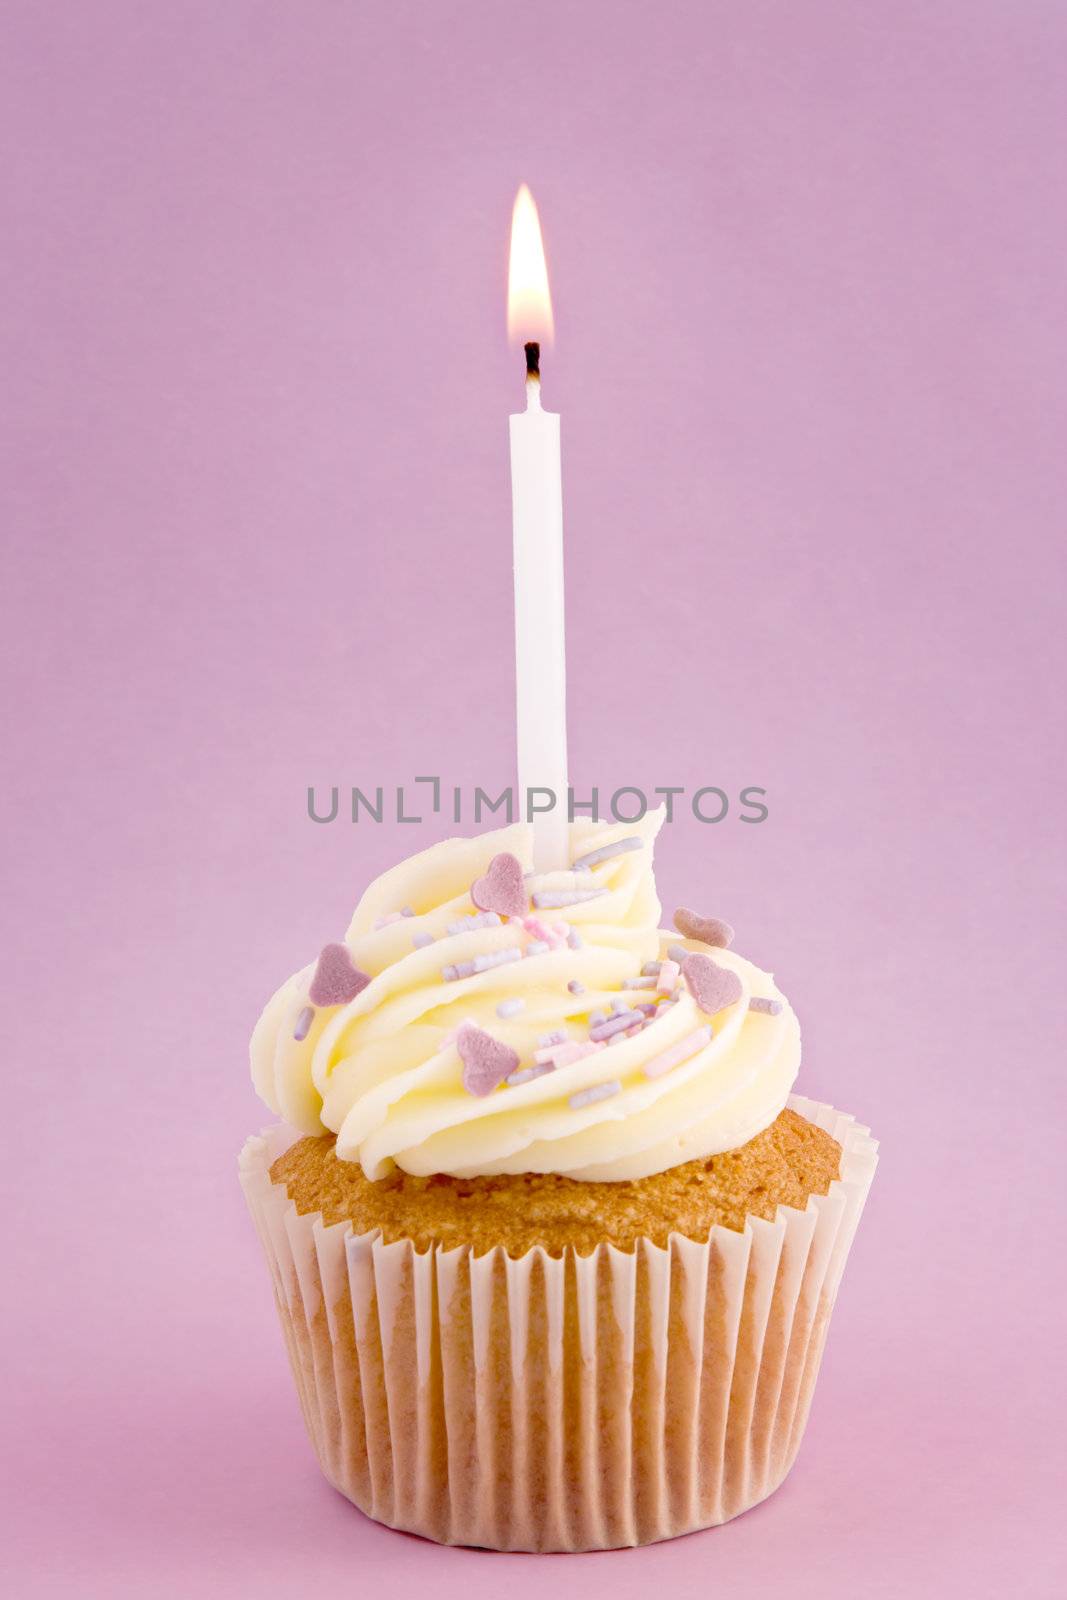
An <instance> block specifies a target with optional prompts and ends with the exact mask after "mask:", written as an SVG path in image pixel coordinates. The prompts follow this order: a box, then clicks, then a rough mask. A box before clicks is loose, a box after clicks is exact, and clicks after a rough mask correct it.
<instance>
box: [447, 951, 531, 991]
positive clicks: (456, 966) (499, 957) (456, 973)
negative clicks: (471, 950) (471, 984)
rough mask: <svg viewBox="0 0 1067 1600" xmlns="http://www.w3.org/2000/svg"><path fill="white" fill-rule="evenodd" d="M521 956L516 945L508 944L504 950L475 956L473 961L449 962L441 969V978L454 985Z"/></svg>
mask: <svg viewBox="0 0 1067 1600" xmlns="http://www.w3.org/2000/svg"><path fill="white" fill-rule="evenodd" d="M521 955H522V951H521V950H520V949H519V947H518V945H517V944H509V945H508V946H507V947H506V949H504V950H491V951H489V952H488V953H487V954H486V955H482V956H475V958H474V960H473V961H456V962H450V963H449V964H448V966H447V967H442V968H441V976H442V978H443V979H444V980H445V982H446V983H455V981H456V979H457V978H473V977H474V975H475V973H478V972H488V971H489V970H490V968H491V967H502V966H506V965H507V963H508V962H509V961H518V960H519V959H520V957H521Z"/></svg>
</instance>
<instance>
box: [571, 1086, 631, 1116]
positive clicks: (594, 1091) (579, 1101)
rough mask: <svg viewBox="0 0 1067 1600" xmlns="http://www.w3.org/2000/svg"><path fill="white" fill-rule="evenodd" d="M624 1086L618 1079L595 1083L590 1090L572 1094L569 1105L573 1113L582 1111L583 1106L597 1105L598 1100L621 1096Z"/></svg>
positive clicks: (580, 1090) (581, 1090)
mask: <svg viewBox="0 0 1067 1600" xmlns="http://www.w3.org/2000/svg"><path fill="white" fill-rule="evenodd" d="M621 1090H622V1084H621V1083H620V1082H619V1080H618V1078H611V1079H609V1080H608V1082H607V1083H594V1084H593V1085H592V1086H591V1087H590V1088H588V1089H579V1090H578V1093H577V1094H572V1095H571V1097H570V1099H569V1100H568V1101H567V1104H568V1105H569V1106H570V1108H571V1110H572V1111H581V1109H582V1107H583V1106H591V1105H595V1104H596V1102H597V1101H598V1100H610V1099H611V1097H612V1095H613V1094H619V1093H620V1092H621Z"/></svg>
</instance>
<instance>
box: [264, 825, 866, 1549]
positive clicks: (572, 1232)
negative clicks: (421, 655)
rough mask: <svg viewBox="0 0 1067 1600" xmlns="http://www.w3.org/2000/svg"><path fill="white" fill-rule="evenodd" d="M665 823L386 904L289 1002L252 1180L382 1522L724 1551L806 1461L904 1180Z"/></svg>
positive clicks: (469, 849)
mask: <svg viewBox="0 0 1067 1600" xmlns="http://www.w3.org/2000/svg"><path fill="white" fill-rule="evenodd" d="M661 822H662V813H657V814H650V815H649V816H648V817H646V818H645V819H643V820H642V821H641V822H639V823H633V824H625V825H610V826H609V825H605V824H596V823H592V822H577V823H574V824H573V825H572V827H571V829H570V858H571V864H570V866H569V867H568V868H567V869H566V870H561V871H555V872H549V873H544V874H539V875H534V874H532V873H531V872H530V871H529V861H530V850H531V837H530V831H529V829H528V828H526V827H525V826H521V825H520V826H515V827H512V828H507V829H502V830H500V831H497V832H494V833H488V834H484V835H482V836H480V837H478V838H475V839H455V840H448V841H446V842H445V843H443V844H438V845H435V846H434V847H433V848H431V849H429V850H427V851H424V852H423V853H421V854H420V855H417V856H414V857H412V858H411V859H410V860H409V861H407V862H405V863H403V864H402V865H401V866H399V867H397V868H395V869H393V870H392V871H391V872H387V873H385V874H384V875H383V876H382V877H381V878H379V879H378V880H377V881H376V882H375V883H374V884H372V886H371V887H370V889H368V891H367V892H366V894H365V895H364V896H363V899H362V900H361V901H360V904H359V906H358V907H357V909H356V912H355V915H354V916H353V918H352V922H351V925H350V927H349V929H348V932H347V934H346V936H345V939H344V942H343V943H337V944H328V945H327V946H326V947H325V948H324V949H323V951H322V952H321V954H320V955H319V956H318V958H317V960H315V961H314V962H312V963H311V964H310V965H309V966H307V967H306V968H304V969H303V970H302V971H301V972H299V973H297V974H296V976H295V977H293V978H291V979H290V980H289V981H288V982H287V983H286V984H284V985H283V986H282V988H281V989H279V990H278V992H277V993H276V994H275V996H274V998H273V999H272V1000H271V1001H270V1002H269V1003H268V1005H267V1007H266V1009H265V1011H264V1012H263V1015H262V1017H261V1018H260V1021H259V1023H258V1025H257V1027H256V1029H255V1033H254V1035H253V1039H252V1072H253V1079H254V1082H255V1085H256V1088H257V1090H258V1091H259V1093H260V1095H261V1096H262V1098H263V1099H264V1100H265V1101H266V1102H267V1104H268V1105H269V1106H270V1108H271V1110H272V1111H273V1112H274V1113H276V1115H277V1116H278V1117H280V1118H281V1119H283V1120H282V1121H281V1122H280V1123H278V1124H277V1125H275V1126H273V1127H271V1128H269V1129H268V1130H267V1131H266V1132H265V1133H263V1134H261V1135H259V1136H258V1137H256V1138H253V1139H251V1140H249V1142H248V1144H247V1145H246V1146H245V1149H244V1151H243V1152H242V1156H241V1179H242V1183H243V1186H244V1190H245V1194H246V1196H247V1199H248V1203H249V1206H250V1209H251V1211H252V1215H253V1218H254V1220H255V1222H256V1225H257V1228H258V1231H259V1235H260V1238H261V1241H262V1243H263V1247H264V1250H265V1253H266V1256H267V1260H268V1263H269V1265H270V1268H271V1274H272V1278H273V1282H274V1292H275V1298H276V1302H277V1307H278V1313H279V1317H280V1320H281V1325H282V1330H283V1333H284V1336H285V1341H286V1345H287V1348H288V1352H289V1358H290V1361H291V1364H292V1369H293V1374H294V1377H295V1380H296V1386H297V1391H298V1394H299V1396H300V1402H301V1406H302V1408H303V1412H304V1417H305V1421H306V1423H307V1428H308V1432H309V1434H310V1437H311V1440H312V1443H313V1445H314V1448H315V1451H316V1454H317V1456H318V1459H319V1462H320V1464H321V1466H322V1470H323V1472H324V1473H325V1475H326V1477H327V1478H328V1479H329V1481H330V1482H331V1483H332V1484H334V1485H335V1487H336V1488H338V1489H339V1490H340V1491H341V1492H342V1493H343V1494H345V1495H347V1496H348V1498H349V1499H350V1500H352V1501H354V1503H355V1504H356V1505H357V1506H359V1507H360V1509H361V1510H363V1511H364V1512H366V1513H367V1515H369V1516H371V1517H374V1518H376V1519H377V1520H378V1521H380V1522H384V1523H388V1524H389V1525H390V1526H392V1527H396V1528H403V1529H406V1530H408V1531H409V1532H413V1533H419V1534H423V1535H425V1536H426V1537H428V1538H431V1539H436V1540H439V1541H441V1542H443V1543H448V1544H469V1545H481V1546H487V1547H490V1548H493V1549H502V1550H540V1551H549V1550H571V1551H575V1550H593V1549H608V1548H614V1547H618V1546H625V1545H635V1544H645V1543H649V1542H651V1541H653V1540H657V1539H666V1538H671V1537H673V1536H674V1535H677V1534H681V1533H686V1532H690V1531H691V1530H693V1529H696V1528H703V1527H709V1526H711V1525H713V1524H716V1523H720V1522H723V1521H726V1520H727V1519H728V1518H730V1517H733V1516H736V1515H737V1514H738V1513H739V1512H741V1511H744V1510H746V1509H747V1508H748V1507H750V1506H752V1505H755V1504H756V1503H757V1502H758V1501H760V1500H762V1499H764V1498H765V1497H766V1496H767V1495H768V1494H770V1493H771V1491H772V1490H773V1489H775V1488H777V1486H778V1484H780V1483H781V1481H782V1479H783V1478H784V1477H785V1475H786V1473H787V1472H788V1471H789V1468H790V1467H791V1465H792V1463H793V1460H794V1458H795V1456H796V1452H797V1449H798V1447H799V1444H800V1439H801V1435H802V1433H803V1431H804V1425H805V1422H806V1419H807V1414H808V1409H809V1406H810V1403H811V1396H812V1391H813V1388H814V1384H815V1378H816V1375H817V1372H818V1368H819V1362H820V1359H821V1355H822V1348H823V1344H824V1341H825V1337H826V1330H827V1325H828V1322H829V1317H830V1312H831V1309H832V1307H833V1303H834V1299H835V1296H836V1293H837V1286H838V1283H839V1281H840V1277H841V1272H842V1269H843V1267H844V1263H845V1258H846V1256H847V1253H848V1250H849V1246H850V1244H851V1241H852V1236H853V1233H854V1231H855V1228H856V1224H857V1222H858V1219H859V1214H860V1211H861V1209H862V1206H863V1203H864V1200H865V1198H866V1194H867V1190H868V1187H869V1185H870V1181H871V1178H872V1176H873V1172H874V1165H875V1148H876V1147H875V1145H874V1142H873V1141H872V1140H871V1138H870V1136H869V1134H868V1131H867V1129H866V1128H862V1127H859V1126H858V1125H857V1124H856V1123H855V1122H853V1120H852V1118H851V1117H849V1116H846V1115H844V1114H842V1113H839V1112H837V1111H834V1110H833V1109H832V1108H831V1107H829V1106H825V1105H819V1104H816V1103H814V1102H812V1101H808V1100H803V1099H801V1098H799V1097H797V1096H795V1095H793V1094H792V1093H791V1091H792V1086H793V1083H794V1080H795V1078H796V1074H797V1069H798V1067H799V1063H800V1029H799V1025H798V1023H797V1019H796V1017H795V1015H794V1013H793V1011H792V1009H791V1007H790V1005H789V1003H788V1001H787V1000H786V999H785V997H784V996H783V995H782V994H781V993H780V992H779V990H778V989H777V987H776V986H775V984H774V981H773V979H772V978H771V977H770V976H769V975H768V974H767V973H765V972H762V971H761V970H760V969H759V968H758V967H755V966H753V965H752V964H751V963H750V962H748V961H746V960H744V959H743V958H742V957H740V956H739V955H737V954H736V953H735V952H734V950H733V949H732V932H731V930H730V929H729V927H728V926H727V925H726V924H725V923H722V922H720V921H718V920H716V919H714V918H711V917H707V916H704V915H702V914H698V913H696V912H693V911H679V912H677V913H676V915H675V929H676V931H673V932H667V931H664V930H662V929H660V927H659V922H660V907H659V903H658V900H657V898H656V890H655V882H654V878H653V870H652V850H653V844H654V840H655V836H656V833H657V831H658V829H659V826H660V824H661Z"/></svg>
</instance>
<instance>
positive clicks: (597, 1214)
mask: <svg viewBox="0 0 1067 1600" xmlns="http://www.w3.org/2000/svg"><path fill="white" fill-rule="evenodd" d="M335 1143H336V1141H335V1139H334V1137H333V1135H332V1134H327V1135H325V1136H323V1137H321V1138H305V1139H300V1140H299V1141H298V1142H297V1143H296V1144H294V1145H293V1146H292V1148H291V1149H290V1150H287V1151H286V1153H285V1154H284V1155H283V1156H279V1157H278V1160H277V1161H275V1163H274V1165H273V1166H272V1167H271V1169H270V1175H271V1178H272V1179H273V1181H274V1182H275V1183H281V1184H284V1185H285V1187H286V1189H287V1191H288V1193H289V1197H290V1199H291V1200H293V1201H294V1202H295V1203H296V1208H297V1210H298V1211H299V1212H301V1213H307V1212H314V1211H321V1213H322V1215H323V1217H324V1218H325V1220H326V1221H327V1222H328V1223H333V1222H344V1221H348V1222H351V1223H352V1224H353V1226H354V1227H355V1229H356V1230H357V1232H360V1233H366V1232H369V1231H370V1230H372V1229H374V1228H380V1229H381V1231H382V1235H383V1237H384V1239H385V1240H386V1242H388V1243H391V1242H392V1241H393V1240H396V1239H411V1240H412V1241H413V1242H414V1244H415V1246H416V1248H417V1249H418V1250H425V1249H427V1248H428V1247H429V1246H430V1245H431V1244H439V1245H442V1246H443V1247H444V1248H445V1249H452V1248H454V1247H455V1246H457V1245H471V1246H473V1249H474V1252H475V1254H476V1255H482V1254H483V1253H484V1252H485V1251H487V1250H491V1249H493V1247H494V1246H496V1245H503V1246H504V1248H505V1249H506V1250H507V1251H508V1253H509V1254H510V1255H522V1254H523V1253H524V1252H525V1251H526V1250H529V1249H531V1248H532V1247H533V1246H534V1245H541V1246H542V1247H543V1248H544V1249H545V1250H547V1251H548V1253H549V1254H550V1255H553V1256H558V1255H562V1254H563V1251H564V1250H565V1249H566V1248H567V1247H568V1246H570V1247H572V1248H573V1249H575V1250H576V1251H577V1252H578V1254H579V1255H588V1254H589V1253H590V1252H591V1251H592V1250H594V1249H595V1248H596V1246H597V1245H598V1244H601V1243H603V1242H607V1243H609V1244H614V1245H617V1246H618V1247H619V1248H620V1249H623V1250H632V1249H633V1247H634V1244H635V1242H636V1241H637V1240H638V1239H641V1238H646V1239H651V1240H652V1241H653V1242H654V1243H655V1244H658V1245H665V1244H666V1243H667V1239H668V1236H669V1235H670V1234H671V1233H679V1234H682V1235H683V1236H684V1237H686V1238H689V1239H698V1240H704V1239H706V1238H707V1236H708V1233H709V1231H710V1229H711V1228H712V1227H713V1226H714V1225H715V1224H716V1223H722V1224H724V1225H725V1226H726V1227H728V1228H733V1229H735V1230H737V1231H740V1230H741V1229H742V1228H743V1227H744V1225H745V1218H746V1217H748V1216H755V1217H764V1218H767V1219H768V1220H769V1219H771V1218H773V1216H774V1213H775V1209H776V1207H777V1206H779V1205H789V1206H797V1207H800V1208H803V1206H804V1205H805V1204H806V1203H807V1199H808V1196H809V1195H810V1194H825V1193H826V1192H827V1190H828V1188H829V1187H830V1184H831V1182H832V1181H833V1180H834V1179H835V1178H837V1177H838V1176H839V1174H840V1160H841V1146H840V1145H839V1144H838V1143H837V1141H836V1140H835V1139H832V1138H831V1137H830V1135H829V1134H828V1133H825V1132H824V1131H823V1130H822V1129H821V1128H817V1127H816V1126H815V1125H814V1123H811V1122H807V1121H806V1120H805V1119H804V1118H803V1117H801V1116H798V1115H797V1113H796V1112H795V1111H783V1112H782V1113H781V1115H780V1116H779V1117H778V1119H777V1121H775V1122H773V1123H772V1124H771V1126H770V1127H769V1128H765V1129H764V1131H763V1132H762V1133H760V1134H757V1135H756V1137H755V1138H754V1139H750V1140H749V1142H748V1144H746V1145H742V1146H741V1147H740V1149H737V1150H726V1151H724V1152H723V1153H722V1154H721V1155H717V1156H708V1157H707V1158H706V1159H704V1160H700V1161H687V1162H686V1163H685V1164H684V1166H680V1167H672V1168H670V1170H669V1171H667V1172H659V1173H656V1174H655V1175H654V1176H653V1177H651V1178H637V1179H634V1180H632V1181H627V1182H623V1183H584V1182H579V1181H577V1180H575V1179H573V1178H563V1177H559V1176H557V1175H556V1174H554V1173H536V1172H524V1173H518V1174H515V1175H502V1176H496V1177H488V1178H451V1177H448V1176H447V1175H445V1174H438V1175H436V1176H434V1177H431V1178H416V1177H412V1176H411V1174H410V1173H406V1172H401V1171H400V1170H399V1168H398V1169H396V1170H395V1171H394V1172H392V1173H391V1174H390V1175H389V1177H387V1178H380V1179H379V1180H378V1181H377V1182H375V1183H372V1182H371V1181H370V1179H369V1178H367V1177H365V1176H364V1173H363V1169H362V1167H361V1166H359V1164H358V1162H354V1161H339V1160H338V1158H337V1155H336V1153H335V1150H334V1146H335Z"/></svg>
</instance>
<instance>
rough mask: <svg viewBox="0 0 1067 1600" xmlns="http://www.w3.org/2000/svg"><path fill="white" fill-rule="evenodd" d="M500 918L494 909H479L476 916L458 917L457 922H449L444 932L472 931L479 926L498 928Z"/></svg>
mask: <svg viewBox="0 0 1067 1600" xmlns="http://www.w3.org/2000/svg"><path fill="white" fill-rule="evenodd" d="M499 926H500V918H499V916H498V915H497V913H496V912H495V911H480V912H479V913H478V915H477V916H476V917H460V919H459V921H458V922H450V923H449V924H448V926H447V927H446V929H445V932H446V933H474V932H476V931H477V929H479V928H499Z"/></svg>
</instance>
